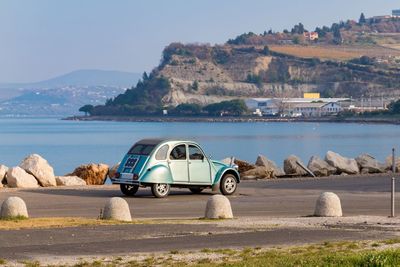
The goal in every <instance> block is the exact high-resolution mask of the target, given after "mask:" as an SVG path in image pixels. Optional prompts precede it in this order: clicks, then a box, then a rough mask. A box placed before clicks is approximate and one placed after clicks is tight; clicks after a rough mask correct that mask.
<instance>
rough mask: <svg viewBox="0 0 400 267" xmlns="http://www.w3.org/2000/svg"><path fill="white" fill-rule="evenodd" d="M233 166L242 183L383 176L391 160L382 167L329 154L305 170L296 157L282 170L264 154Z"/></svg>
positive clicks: (374, 162) (371, 159)
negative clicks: (284, 179) (267, 180)
mask: <svg viewBox="0 0 400 267" xmlns="http://www.w3.org/2000/svg"><path fill="white" fill-rule="evenodd" d="M222 162H223V163H225V164H229V163H230V158H226V159H224V160H222ZM235 164H237V165H238V166H239V173H240V177H241V179H243V180H255V179H270V178H281V177H301V176H311V173H313V174H314V175H315V176H320V177H324V176H330V175H349V174H360V173H361V174H370V173H371V174H372V173H384V172H387V171H390V170H391V165H392V157H391V156H389V157H388V158H387V159H386V162H385V164H383V163H380V162H379V161H377V160H376V159H375V158H374V157H372V156H371V155H369V154H362V155H360V156H358V157H357V158H355V159H352V158H346V157H344V156H342V155H340V154H338V153H335V152H332V151H328V152H327V153H326V155H325V159H322V158H320V157H318V156H312V157H311V158H310V160H309V162H308V164H307V167H306V165H304V164H303V163H302V161H301V159H300V158H299V157H297V156H295V155H291V156H289V157H288V158H286V159H285V160H284V162H283V170H282V169H281V168H279V167H278V166H277V165H276V164H275V162H273V161H271V160H269V159H268V158H267V157H265V156H263V155H259V156H258V157H257V160H256V163H255V164H252V163H249V162H246V161H244V160H235ZM396 170H397V171H400V158H397V159H396ZM309 171H311V173H309Z"/></svg>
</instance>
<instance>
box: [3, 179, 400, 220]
mask: <svg viewBox="0 0 400 267" xmlns="http://www.w3.org/2000/svg"><path fill="white" fill-rule="evenodd" d="M390 185H391V181H390V177H389V176H367V177H334V178H321V179H282V180H269V181H248V182H247V181H244V182H242V183H240V184H239V188H238V191H237V193H236V194H235V195H233V196H230V197H229V198H230V200H231V204H232V209H233V212H234V216H279V217H285V216H286V217H295V216H307V215H311V214H312V213H313V211H314V207H315V201H316V199H317V198H318V196H319V194H320V193H321V192H326V191H330V192H334V193H336V194H338V196H339V197H340V198H341V202H342V208H343V213H344V216H354V215H380V216H386V215H389V214H390ZM397 188H398V189H400V178H398V179H397ZM210 195H212V192H211V191H205V192H204V193H202V194H200V195H193V194H192V193H190V191H189V190H187V189H173V190H172V192H171V195H170V196H168V197H167V198H164V199H156V198H154V197H153V196H152V195H151V192H150V190H149V189H140V190H139V192H138V193H137V196H135V197H126V196H124V195H122V193H121V192H120V191H119V187H118V186H115V185H110V186H98V187H85V188H83V189H79V188H62V187H59V188H41V189H35V190H14V189H7V190H5V192H4V191H3V192H2V191H0V202H1V201H3V200H4V199H6V198H7V197H9V196H19V197H21V198H23V199H24V200H25V202H26V203H27V206H28V210H29V214H30V216H31V217H69V216H73V217H90V218H96V217H98V215H99V214H100V210H101V209H102V208H103V207H104V205H105V203H106V202H107V199H108V198H110V197H115V196H119V197H124V198H125V199H126V200H127V201H128V203H129V205H130V208H131V213H132V214H133V217H136V218H177V217H179V218H199V217H202V216H203V215H204V210H205V205H206V202H207V199H208V198H209V197H210ZM397 199H398V201H397V203H398V205H397V213H398V212H400V194H399V193H397Z"/></svg>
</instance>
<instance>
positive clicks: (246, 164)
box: [221, 158, 256, 173]
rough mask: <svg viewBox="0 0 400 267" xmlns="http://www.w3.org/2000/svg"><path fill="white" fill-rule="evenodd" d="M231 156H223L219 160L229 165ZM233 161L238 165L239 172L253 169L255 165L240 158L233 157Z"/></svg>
mask: <svg viewBox="0 0 400 267" xmlns="http://www.w3.org/2000/svg"><path fill="white" fill-rule="evenodd" d="M231 160H232V159H231V158H224V159H223V160H221V162H222V163H224V164H227V165H229V164H230V163H231ZM234 163H235V164H236V165H237V166H238V171H239V173H244V172H247V171H248V170H251V169H254V168H255V167H256V166H255V165H253V164H251V163H249V162H247V161H244V160H240V159H235V161H234Z"/></svg>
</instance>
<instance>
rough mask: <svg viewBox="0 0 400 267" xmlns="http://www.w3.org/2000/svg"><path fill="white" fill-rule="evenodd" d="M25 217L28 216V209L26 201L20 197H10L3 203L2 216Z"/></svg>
mask: <svg viewBox="0 0 400 267" xmlns="http://www.w3.org/2000/svg"><path fill="white" fill-rule="evenodd" d="M16 217H23V218H28V217H29V216H28V210H27V208H26V204H25V202H24V201H23V200H22V198H19V197H9V198H7V199H6V200H5V201H4V202H3V204H2V205H1V211H0V218H1V219H9V218H16Z"/></svg>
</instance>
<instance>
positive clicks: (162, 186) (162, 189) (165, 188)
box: [157, 184, 168, 195]
mask: <svg viewBox="0 0 400 267" xmlns="http://www.w3.org/2000/svg"><path fill="white" fill-rule="evenodd" d="M157 192H158V193H159V194H160V195H165V194H166V193H168V185H167V184H157Z"/></svg>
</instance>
